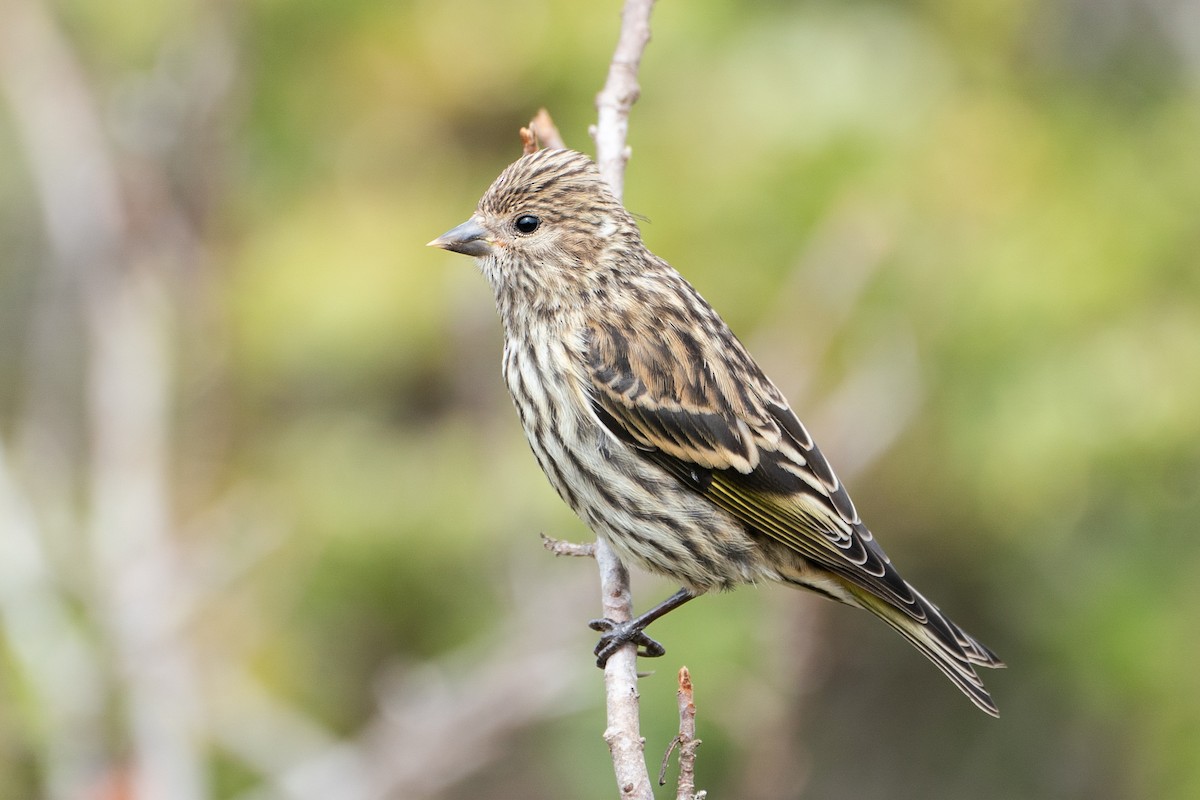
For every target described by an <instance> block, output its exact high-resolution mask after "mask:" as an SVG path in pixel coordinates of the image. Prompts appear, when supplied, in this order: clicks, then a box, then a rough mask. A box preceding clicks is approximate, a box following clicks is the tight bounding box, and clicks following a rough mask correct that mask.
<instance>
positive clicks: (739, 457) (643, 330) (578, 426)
mask: <svg viewBox="0 0 1200 800" xmlns="http://www.w3.org/2000/svg"><path fill="white" fill-rule="evenodd" d="M430 244H431V245H434V246H438V247H442V248H445V249H447V250H452V251H455V252H459V253H464V254H467V255H471V256H474V257H475V258H476V259H477V263H478V264H479V267H480V269H481V271H482V272H483V274H484V276H485V277H486V278H487V279H488V282H489V283H490V284H491V286H492V290H493V292H494V294H495V297H496V307H497V309H498V311H499V313H500V317H501V320H502V321H503V324H504V365H503V371H504V377H505V381H506V382H507V384H508V387H509V390H510V392H511V393H512V397H513V402H514V404H515V405H516V408H517V414H518V416H519V417H520V419H521V424H522V425H523V426H524V428H525V433H526V436H527V437H528V439H529V444H530V446H531V448H532V449H533V452H534V455H535V456H536V457H537V460H538V463H539V464H540V465H541V467H542V470H543V471H544V472H545V473H546V476H547V477H548V478H549V480H550V482H551V484H553V485H554V488H555V489H556V490H557V491H558V493H559V495H560V496H562V498H563V499H564V500H565V501H566V502H567V504H568V505H570V506H571V508H572V509H574V510H575V512H576V513H577V514H578V515H579V516H580V517H581V518H582V519H583V520H584V522H586V523H587V524H588V525H589V526H590V527H591V528H592V529H593V530H594V531H595V532H596V533H597V534H598V535H600V536H603V537H604V538H605V539H606V540H607V541H608V542H609V543H610V544H611V545H612V547H613V548H614V549H615V550H616V551H617V553H618V554H620V555H621V557H622V558H623V559H625V560H626V561H630V562H633V563H636V564H639V565H641V566H642V567H644V568H646V569H648V570H650V571H652V572H657V573H659V574H662V575H666V576H669V577H671V578H673V579H674V580H677V581H679V582H680V583H681V584H683V588H682V589H681V590H680V591H679V592H678V593H677V594H676V595H674V596H673V597H672V598H670V599H669V600H668V601H667V602H666V603H664V604H662V605H660V606H659V607H656V608H655V609H652V610H651V611H649V612H647V613H646V614H643V615H642V616H641V617H639V618H638V619H637V620H634V621H633V622H631V623H626V624H624V625H615V624H613V623H611V622H609V621H604V620H602V621H597V622H596V623H594V624H593V627H596V628H597V629H600V630H604V631H606V634H605V636H604V637H602V638H601V641H600V644H599V645H597V648H596V650H597V654H598V655H599V656H600V663H601V664H602V663H603V661H604V660H605V659H607V657H608V655H610V654H611V653H612V651H613V650H615V648H616V647H618V646H620V645H621V644H622V643H624V642H627V641H634V642H637V643H638V644H640V645H642V646H643V654H645V655H661V653H662V652H663V650H662V647H661V646H660V645H658V643H657V642H654V641H653V640H652V639H650V638H649V637H647V636H646V635H645V634H644V632H643V630H642V629H643V628H644V627H645V626H646V625H647V624H649V623H650V622H651V621H653V620H654V619H656V618H657V617H659V616H661V615H662V614H663V613H666V612H667V611H669V610H671V609H672V608H674V607H676V606H678V605H681V604H682V603H684V602H686V601H687V600H689V599H691V598H692V597H695V596H696V595H698V594H700V593H703V592H707V591H710V590H713V589H728V588H732V587H733V586H736V585H738V584H742V583H753V582H757V581H762V580H770V581H779V582H782V583H787V584H791V585H794V586H802V587H805V588H808V589H811V590H813V591H816V592H819V593H820V594H823V595H825V596H827V597H830V598H832V599H835V600H839V601H841V602H843V603H847V604H849V605H853V606H858V607H860V608H865V609H866V610H868V611H871V612H872V613H874V614H875V615H877V616H879V617H880V618H881V619H883V620H884V621H885V622H887V623H888V624H889V625H891V626H892V627H893V628H895V629H896V630H897V631H899V632H900V633H901V634H902V635H903V636H904V637H905V638H907V639H908V640H909V642H910V643H912V644H913V645H914V646H915V647H916V648H917V649H918V650H920V651H921V652H922V653H924V654H925V655H926V656H927V657H928V658H929V659H930V660H931V661H932V662H933V663H934V664H936V665H937V666H938V668H939V669H941V670H942V672H944V673H945V674H946V675H947V676H948V677H949V678H950V679H951V680H952V681H953V682H954V683H955V685H957V686H958V687H959V689H961V690H962V691H963V692H964V693H965V694H966V695H967V696H968V697H969V698H970V699H971V700H972V701H973V702H974V703H975V704H976V705H977V706H979V707H980V708H981V709H983V710H984V711H986V712H988V713H989V714H993V715H994V714H996V713H997V712H996V707H995V705H994V704H993V703H992V700H991V698H990V697H989V695H988V693H987V691H986V690H985V689H984V687H983V683H982V681H980V679H979V676H978V675H977V674H976V672H975V669H974V667H975V666H976V665H978V666H984V667H1001V666H1003V664H1002V663H1001V661H1000V660H999V659H998V658H997V657H996V655H995V654H994V653H992V652H991V651H990V650H989V649H988V648H987V647H985V646H984V645H983V644H981V643H979V642H978V641H976V640H975V639H973V638H971V637H970V636H969V635H968V634H966V633H965V632H964V631H963V630H962V629H961V628H959V627H958V626H957V625H955V624H954V623H953V622H951V621H950V620H949V619H948V618H947V617H945V616H944V615H943V614H942V613H941V612H940V611H939V610H938V609H937V607H936V606H934V605H933V604H932V603H930V602H929V601H928V600H926V599H925V598H924V597H922V596H921V594H920V593H919V592H917V590H916V589H914V588H913V587H912V586H910V585H909V584H908V583H907V582H906V581H905V580H904V579H903V578H901V577H900V575H899V573H897V572H896V570H895V568H894V567H893V566H892V565H891V562H890V561H889V560H888V557H887V555H886V554H885V553H884V552H883V550H882V548H880V547H879V545H878V544H877V543H876V542H875V539H874V537H873V536H872V535H871V532H870V531H869V530H868V529H867V527H866V526H865V525H864V524H863V523H862V520H860V519H859V516H858V512H857V511H856V510H855V508H854V504H853V503H852V502H851V501H850V496H849V495H848V494H847V493H846V489H845V487H843V486H842V484H841V482H840V481H839V480H838V478H837V476H836V475H835V474H834V473H833V470H832V469H831V468H830V466H829V462H828V461H826V460H825V457H824V456H823V455H822V454H821V451H820V450H819V449H818V448H817V446H816V445H815V444H814V443H813V440H812V438H811V437H810V436H809V435H808V432H807V431H806V430H805V429H804V426H803V425H802V424H801V423H800V420H799V419H797V417H796V415H795V414H794V413H793V412H792V410H791V409H790V408H789V406H788V402H787V400H786V398H784V397H783V395H782V393H780V391H779V390H778V389H777V388H775V385H774V384H772V383H771V381H770V379H768V378H767V376H766V375H765V374H763V372H762V370H761V369H760V368H759V366H758V365H757V364H756V363H755V362H754V359H753V358H751V357H750V354H749V353H748V352H746V349H745V348H744V347H743V346H742V344H741V342H740V341H738V339H737V337H735V336H734V335H733V333H732V332H731V331H730V330H729V327H728V326H727V325H726V324H725V322H724V321H723V320H722V319H721V317H720V316H719V315H718V314H717V312H716V311H714V310H713V308H712V306H710V305H709V304H708V303H707V302H706V301H705V300H704V299H703V298H702V297H701V296H700V295H699V293H697V292H696V290H695V289H693V288H692V287H691V285H690V284H688V282H687V281H685V280H684V279H683V277H682V276H681V275H680V274H679V273H678V272H676V271H675V270H674V269H672V268H671V266H670V265H669V264H667V263H666V262H665V261H663V260H662V259H660V258H658V257H657V256H655V255H654V254H653V253H651V252H650V251H649V250H647V249H646V247H645V245H644V244H643V243H642V238H641V233H640V231H639V230H638V227H637V224H636V223H635V222H634V220H633V218H632V217H631V216H630V214H629V213H628V212H627V211H626V210H625V209H624V207H622V205H621V204H620V202H619V201H618V200H617V199H616V198H615V197H614V196H613V195H612V193H611V192H610V191H609V190H608V188H607V186H606V184H605V183H604V181H603V180H602V179H601V177H600V175H599V173H598V172H597V170H596V167H595V165H594V164H593V163H592V161H591V160H590V159H589V158H588V157H587V156H584V155H582V154H580V153H576V152H573V151H570V150H541V151H538V152H536V153H532V154H530V155H527V156H525V157H523V158H521V159H520V160H518V161H517V162H515V163H513V164H512V165H510V166H509V167H508V168H507V169H506V170H504V172H503V173H501V175H500V177H499V178H497V179H496V181H495V183H493V184H492V186H491V188H490V189H488V191H487V193H486V194H485V195H484V196H483V199H482V200H480V202H479V206H478V208H477V209H476V212H475V214H474V216H472V217H471V219H470V220H468V221H467V222H465V223H463V224H462V225H460V226H458V227H457V228H455V229H453V230H451V231H449V232H447V233H446V234H444V235H443V236H441V237H439V238H438V239H435V240H434V241H432V242H430Z"/></svg>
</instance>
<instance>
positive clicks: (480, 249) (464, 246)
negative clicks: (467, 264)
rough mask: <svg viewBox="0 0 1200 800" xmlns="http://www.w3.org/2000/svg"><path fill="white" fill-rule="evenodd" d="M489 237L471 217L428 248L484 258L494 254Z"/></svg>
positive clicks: (434, 241) (431, 243)
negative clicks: (438, 248) (437, 248)
mask: <svg viewBox="0 0 1200 800" xmlns="http://www.w3.org/2000/svg"><path fill="white" fill-rule="evenodd" d="M487 237H488V232H487V231H486V230H484V228H483V226H482V225H480V224H479V222H478V221H477V220H476V219H475V217H471V218H470V219H469V220H467V221H466V222H464V223H463V224H462V225H459V226H458V227H457V228H451V229H450V230H448V231H446V232H445V233H443V234H442V235H441V236H439V237H438V238H436V239H434V240H433V241H432V242H430V243H429V244H428V245H426V246H427V247H440V248H442V249H443V250H449V251H450V252H452V253H462V254H463V255H465V256H475V257H476V258H483V257H484V256H486V255H488V254H489V253H491V252H492V245H491V243H490V242H488V238H487Z"/></svg>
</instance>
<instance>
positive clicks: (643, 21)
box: [592, 0, 654, 200]
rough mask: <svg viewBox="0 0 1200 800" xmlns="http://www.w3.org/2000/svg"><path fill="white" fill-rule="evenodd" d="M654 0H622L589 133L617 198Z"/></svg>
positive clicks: (622, 181) (597, 160)
mask: <svg viewBox="0 0 1200 800" xmlns="http://www.w3.org/2000/svg"><path fill="white" fill-rule="evenodd" d="M653 9H654V0H625V7H624V9H623V10H622V11H621V33H620V35H619V36H618V37H617V49H616V52H614V53H613V58H612V63H611V64H610V65H609V67H608V80H607V81H605V83H604V88H603V89H601V90H600V94H598V95H596V110H597V111H598V112H599V116H598V121H597V123H596V127H595V128H594V129H593V132H592V136H593V137H594V138H595V140H596V164H597V165H598V166H599V167H600V174H601V175H603V176H604V179H605V180H606V181H608V183H609V185H610V186H611V187H612V190H613V193H614V194H615V195H616V196H617V199H618V200H619V199H620V198H621V195H622V194H623V193H624V189H625V164H626V163H628V161H629V147H628V146H627V145H626V143H625V140H626V137H627V136H628V133H629V111H630V109H632V108H633V104H634V103H635V102H637V99H638V96H639V95H640V94H641V91H642V90H641V87H640V86H638V80H637V75H638V67H639V66H640V65H641V63H642V53H644V52H645V51H646V45H647V44H648V43H649V42H650V12H651V11H652V10H653Z"/></svg>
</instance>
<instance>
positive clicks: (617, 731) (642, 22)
mask: <svg viewBox="0 0 1200 800" xmlns="http://www.w3.org/2000/svg"><path fill="white" fill-rule="evenodd" d="M653 8H654V0H625V7H624V9H623V10H622V12H621V33H620V35H619V36H618V37H617V47H616V51H615V52H614V53H613V58H612V64H611V65H610V67H609V70H608V80H607V81H606V82H605V84H604V89H603V90H601V92H600V94H599V95H597V97H596V109H597V111H598V118H597V123H596V128H595V130H594V132H593V136H594V137H595V140H596V163H597V165H598V166H599V167H600V174H601V175H603V176H604V179H605V180H606V181H608V183H609V186H610V187H611V188H612V190H613V193H614V194H616V196H617V198H618V199H619V198H620V197H621V194H622V189H623V187H624V183H625V164H626V162H627V161H628V160H629V153H628V149H627V147H626V144H625V138H626V135H627V133H628V131H629V111H630V109H631V108H632V107H633V104H634V102H635V101H636V100H637V98H638V93H639V91H640V89H639V88H638V82H637V71H638V65H639V64H640V63H641V60H642V53H643V52H644V51H645V49H646V44H647V43H648V42H649V41H650V11H651V10H652V9H653ZM596 563H597V565H598V566H599V568H600V593H601V598H602V602H603V604H604V616H606V617H608V618H609V619H611V620H613V621H615V622H625V621H626V620H629V619H632V617H633V597H632V595H631V593H630V590H629V573H628V572H627V571H626V569H625V567H624V565H623V564H621V561H620V559H618V558H617V556H616V554H615V553H613V551H612V549H611V548H609V546H608V544H607V543H606V542H605V541H604V539H603V538H598V539H597V540H596ZM637 677H638V676H637V648H636V647H635V646H634V645H633V644H632V643H630V644H626V645H625V646H624V647H622V648H620V649H619V650H617V652H616V653H614V654H613V655H612V656H611V657H610V658H609V659H608V663H607V664H606V665H605V667H604V687H605V694H606V698H607V707H608V726H607V727H606V728H605V731H604V741H606V742H608V749H609V752H610V753H611V754H612V760H613V770H614V771H615V773H616V776H617V787H618V789H619V790H620V793H621V797H622V798H637V800H653V798H654V790H653V789H652V788H651V786H650V774H649V772H648V771H647V769H646V758H645V753H644V747H645V740H644V739H643V738H642V735H641V729H640V724H639V719H638V713H639V711H638V692H637Z"/></svg>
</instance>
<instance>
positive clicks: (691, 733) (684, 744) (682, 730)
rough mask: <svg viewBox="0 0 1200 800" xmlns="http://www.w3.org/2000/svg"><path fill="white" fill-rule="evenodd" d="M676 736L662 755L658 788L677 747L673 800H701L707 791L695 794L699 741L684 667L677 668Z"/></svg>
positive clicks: (690, 690)
mask: <svg viewBox="0 0 1200 800" xmlns="http://www.w3.org/2000/svg"><path fill="white" fill-rule="evenodd" d="M677 696H678V698H679V735H677V736H676V737H675V738H674V739H672V740H671V745H670V746H669V747H668V748H667V752H666V753H665V754H664V755H663V760H662V768H661V769H660V770H659V772H658V785H659V786H662V785H663V784H665V783H666V774H667V764H668V763H669V762H670V759H671V753H673V752H675V748H676V747H678V748H679V787H678V789H677V791H676V794H675V798H676V800H704V798H705V797H707V796H708V792H705V791H699V792H697V791H696V748H698V747H699V746H700V740H699V739H697V738H696V700H695V695H694V693H693V690H692V676H691V673H690V672H688V668H687V667H680V669H679V692H678V694H677Z"/></svg>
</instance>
